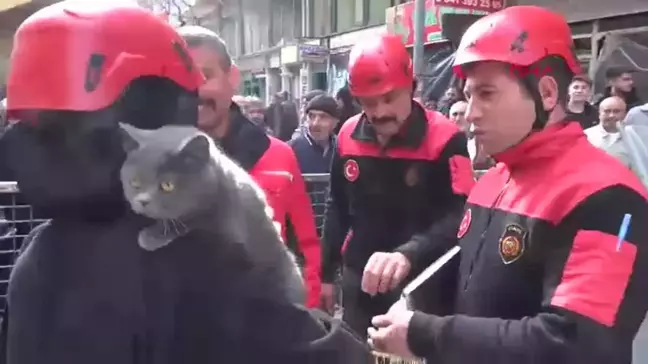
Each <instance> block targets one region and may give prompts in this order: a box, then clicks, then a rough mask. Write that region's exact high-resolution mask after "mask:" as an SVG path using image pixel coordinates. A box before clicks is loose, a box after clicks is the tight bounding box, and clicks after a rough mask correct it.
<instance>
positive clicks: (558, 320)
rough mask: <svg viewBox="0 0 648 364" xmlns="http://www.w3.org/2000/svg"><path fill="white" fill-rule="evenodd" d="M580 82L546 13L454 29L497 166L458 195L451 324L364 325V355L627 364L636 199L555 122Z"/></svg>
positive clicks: (640, 252) (633, 330) (635, 278)
mask: <svg viewBox="0 0 648 364" xmlns="http://www.w3.org/2000/svg"><path fill="white" fill-rule="evenodd" d="M536 70H548V71H549V72H536ZM512 71H514V72H512ZM580 71H581V70H580V65H579V62H578V59H577V58H576V55H575V54H574V47H573V40H572V34H571V31H570V27H569V25H568V24H567V21H566V20H565V18H564V17H563V16H562V15H561V14H558V13H554V12H551V11H550V10H548V9H545V8H542V7H536V6H513V7H509V8H506V9H504V10H501V11H499V12H496V13H493V14H491V15H487V16H485V17H483V18H480V19H479V20H477V21H476V22H475V23H473V24H472V25H471V26H470V27H469V28H468V29H467V30H466V32H465V33H464V35H463V38H462V39H461V42H460V44H459V46H458V47H457V52H456V57H455V60H454V72H455V73H456V75H457V76H459V77H461V78H464V79H465V80H466V82H465V86H464V90H463V91H464V93H465V95H466V101H467V102H468V108H467V113H466V119H467V120H468V121H469V122H471V123H473V124H474V125H475V134H476V137H477V138H478V140H479V141H480V142H481V143H482V145H483V146H484V150H485V151H486V152H487V153H488V154H490V155H492V156H493V158H495V160H497V162H498V164H497V165H496V166H495V167H494V168H491V169H489V170H488V172H486V174H485V175H484V176H482V177H481V178H480V179H479V181H478V182H477V184H476V185H475V187H474V188H473V190H472V192H471V193H470V196H469V197H468V202H467V204H466V208H465V213H464V218H463V221H462V224H461V227H460V229H459V231H458V233H457V235H458V236H459V238H460V242H459V245H460V247H461V262H460V264H459V271H458V276H457V286H458V291H457V295H456V303H455V307H454V310H453V312H452V314H450V315H431V314H426V313H422V312H416V311H410V310H398V309H394V310H392V311H391V312H389V313H387V314H386V315H381V316H379V317H375V318H374V320H373V324H374V325H375V326H376V327H377V328H378V329H377V330H373V331H372V332H371V335H370V336H371V339H372V342H373V344H374V346H375V347H376V348H377V349H378V350H382V351H386V352H389V353H392V354H396V355H400V356H406V357H410V356H413V355H416V356H418V357H422V358H425V359H426V361H427V362H428V363H444V364H465V363H475V364H486V363H488V364H490V363H493V364H539V363H543V364H545V363H552V364H612V363H614V364H630V363H631V362H632V344H633V340H634V338H635V336H636V334H637V331H638V329H639V327H640V325H641V323H642V321H643V320H644V318H645V315H646V310H647V309H648V295H646V283H647V278H648V246H647V244H648V227H647V225H646V223H645V222H646V219H648V204H647V203H646V197H647V196H648V191H646V188H645V187H644V186H643V185H642V184H641V181H640V180H639V179H638V178H637V177H636V176H634V175H633V173H632V172H631V171H630V170H629V169H627V168H626V167H625V166H623V165H622V164H621V163H619V162H617V161H615V160H614V158H612V157H610V156H608V155H606V153H605V152H604V151H602V150H599V149H597V148H596V147H594V146H593V145H591V144H590V142H589V141H588V140H587V137H586V136H585V134H584V133H583V129H582V128H581V126H580V125H579V124H578V123H576V122H574V120H573V119H571V118H570V117H569V116H568V114H567V103H568V98H569V94H568V89H569V84H570V82H571V80H572V78H573V77H574V74H578V73H579V72H580ZM610 101H612V103H608V106H609V107H611V108H614V109H616V108H617V107H618V106H623V107H624V106H625V105H623V104H621V105H618V104H617V105H614V104H616V101H615V100H608V102H610ZM619 101H620V102H622V101H621V100H619ZM623 107H621V109H622V111H623V110H624V109H623Z"/></svg>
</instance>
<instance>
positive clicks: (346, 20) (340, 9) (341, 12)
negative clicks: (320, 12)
mask: <svg viewBox="0 0 648 364" xmlns="http://www.w3.org/2000/svg"><path fill="white" fill-rule="evenodd" d="M335 1H336V5H337V6H336V9H335V16H336V19H335V32H337V33H339V32H344V31H347V30H350V29H352V28H353V26H354V17H353V10H354V6H355V3H354V2H355V1H357V0H335Z"/></svg>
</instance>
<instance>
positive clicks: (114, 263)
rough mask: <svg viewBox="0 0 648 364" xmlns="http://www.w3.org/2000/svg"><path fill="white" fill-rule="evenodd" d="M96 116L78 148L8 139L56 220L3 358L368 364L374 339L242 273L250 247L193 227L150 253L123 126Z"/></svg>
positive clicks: (21, 262)
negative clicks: (126, 174) (369, 341)
mask: <svg viewBox="0 0 648 364" xmlns="http://www.w3.org/2000/svg"><path fill="white" fill-rule="evenodd" d="M66 117H68V116H67V115H66ZM60 122H61V123H66V122H68V120H62V121H60ZM93 122H94V120H83V122H82V123H81V124H79V123H75V124H74V125H85V127H88V129H89V130H86V131H83V130H80V131H79V133H74V135H76V136H75V138H78V139H76V140H75V141H74V142H73V143H69V144H66V146H68V147H71V148H73V149H74V150H75V151H76V153H67V154H65V153H61V151H60V149H61V148H60V146H59V147H58V148H56V149H52V150H50V147H49V145H52V144H50V143H54V144H56V142H53V140H54V139H48V141H47V143H42V142H41V141H42V140H43V139H41V138H40V137H39V136H38V135H36V133H34V132H33V131H32V130H30V128H29V127H27V126H24V127H18V128H12V130H11V131H9V132H8V133H7V134H6V135H5V138H8V139H5V142H7V143H10V147H9V148H8V149H9V150H11V151H12V153H11V155H12V156H13V158H12V160H13V162H12V168H13V169H14V170H18V173H16V177H17V179H18V182H19V183H20V186H21V189H22V190H23V191H24V193H25V196H26V197H27V199H28V201H30V202H31V203H35V204H36V205H37V207H38V208H44V209H45V210H47V211H48V214H49V215H48V216H51V217H52V218H53V219H52V220H51V222H49V223H48V224H47V225H45V226H44V227H43V228H42V229H41V230H40V232H39V233H38V234H37V235H36V236H35V237H34V239H33V240H32V241H31V243H30V244H29V246H28V247H27V248H26V249H25V251H24V253H23V254H22V255H21V256H20V258H19V259H18V261H17V262H16V266H15V269H14V272H13V274H12V276H11V282H10V288H9V297H8V317H7V318H6V319H5V320H4V321H3V326H4V327H3V330H2V341H0V343H2V352H0V363H8V364H43V363H49V364H88V363H92V364H117V363H119V364H187V363H191V364H201V363H204V364H208V363H209V364H211V363H233V362H241V363H267V362H268V361H276V362H280V363H295V364H301V363H322V364H325V363H326V364H328V363H355V362H363V361H366V360H367V359H366V358H367V356H368V350H367V348H366V346H365V345H364V343H363V342H361V341H358V340H357V339H355V338H354V337H353V336H351V335H350V334H349V333H348V331H347V330H346V329H345V328H344V327H343V326H340V323H339V322H337V321H335V320H331V319H330V318H327V317H325V316H322V315H319V314H314V313H313V312H312V311H309V310H307V309H305V308H304V307H298V306H294V305H292V304H289V303H288V302H282V301H279V300H277V299H276V298H275V297H269V295H268V294H266V292H264V291H263V286H262V285H259V284H255V283H254V282H249V281H247V283H246V281H245V280H242V279H240V278H239V276H242V275H239V274H237V273H236V272H241V271H242V270H243V269H245V266H246V264H248V263H247V262H246V261H245V260H243V259H242V255H241V251H237V250H232V251H226V252H224V251H222V250H219V247H220V246H221V245H220V244H219V240H218V239H219V237H218V236H214V235H212V234H210V233H206V232H204V231H193V232H191V233H190V234H188V235H186V236H184V237H182V238H180V239H178V240H177V241H175V242H173V243H172V244H170V245H169V246H167V247H165V248H164V249H160V250H157V251H155V252H147V251H144V250H143V249H140V248H139V247H138V244H137V236H138V232H139V230H140V229H141V228H142V227H143V226H146V225H147V224H149V223H150V222H149V221H148V220H146V219H144V218H142V217H139V216H136V215H134V214H133V213H132V212H131V211H130V209H128V208H127V207H126V203H125V201H124V199H123V197H122V191H121V184H120V183H119V180H118V179H117V178H116V176H117V173H116V172H118V170H119V167H120V165H121V163H122V161H123V152H122V151H121V150H122V149H121V145H120V141H119V133H118V129H117V124H116V123H114V124H111V123H103V124H102V123H100V122H97V123H96V124H92V123H93ZM68 125H70V124H68ZM91 125H95V126H96V128H95V129H93V128H92V127H90V126H91ZM85 127H83V128H85ZM98 142H101V143H102V144H101V145H100V146H97V143H98ZM96 148H100V149H96ZM99 150H100V151H101V153H98V151H99ZM54 151H55V152H54ZM226 245H227V244H226ZM224 272H235V273H234V274H225V273H224ZM257 283H258V282H257Z"/></svg>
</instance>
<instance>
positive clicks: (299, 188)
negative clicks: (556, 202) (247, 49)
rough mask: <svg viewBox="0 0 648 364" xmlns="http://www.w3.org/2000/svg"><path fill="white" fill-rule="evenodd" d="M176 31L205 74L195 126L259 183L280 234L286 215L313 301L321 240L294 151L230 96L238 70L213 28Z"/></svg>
mask: <svg viewBox="0 0 648 364" xmlns="http://www.w3.org/2000/svg"><path fill="white" fill-rule="evenodd" d="M180 34H181V35H182V36H183V37H184V39H185V40H186V42H187V44H188V46H189V53H190V55H191V57H192V58H193V59H194V61H195V62H196V64H197V65H198V67H200V69H202V71H203V73H204V75H205V78H206V82H205V84H204V85H202V86H201V87H200V89H199V95H200V99H201V106H200V108H199V111H198V126H199V127H200V128H201V129H202V130H203V131H205V132H206V133H207V134H209V135H210V136H211V137H212V138H214V139H215V140H216V141H217V142H218V143H219V144H220V146H221V147H222V148H223V150H224V151H225V153H227V155H228V156H229V157H230V158H232V159H234V160H235V161H236V162H238V163H239V165H240V166H241V167H243V168H244V169H245V170H247V171H248V172H249V173H250V174H251V175H252V177H253V178H254V180H255V181H256V182H257V183H258V184H259V186H261V188H263V190H264V191H265V192H266V195H267V197H268V202H269V204H270V206H271V207H272V208H273V210H274V213H275V219H276V220H277V222H279V223H280V224H281V228H282V236H283V237H284V240H286V239H285V238H286V231H287V230H286V226H287V224H286V222H287V221H288V219H289V220H290V223H291V226H292V231H294V235H295V236H296V239H297V245H298V248H299V250H300V253H301V255H302V256H303V257H304V262H305V266H304V278H305V280H306V286H307V291H308V297H307V302H306V304H307V306H309V307H317V306H318V305H319V302H320V289H321V286H320V265H321V255H320V240H319V237H318V236H317V231H316V229H315V218H314V217H313V208H312V206H311V202H310V198H309V197H308V194H307V193H306V187H305V184H304V180H303V178H302V176H301V172H300V169H299V164H298V163H297V158H296V157H295V153H294V152H293V150H292V148H291V147H290V146H289V145H288V144H286V143H284V142H282V141H280V140H279V139H276V138H274V137H271V136H268V135H267V133H266V132H265V131H264V130H263V129H262V128H261V127H260V126H258V125H255V124H254V123H252V122H251V121H250V120H249V119H248V118H246V117H245V116H244V115H243V113H242V112H241V109H240V108H239V107H238V105H236V104H235V103H233V102H232V96H233V95H234V93H235V91H236V88H237V87H238V83H239V72H238V70H237V68H236V66H235V65H234V64H233V63H232V59H231V57H230V54H229V52H228V50H227V45H226V44H225V42H224V41H223V40H222V39H221V38H220V37H219V36H218V35H217V34H216V33H214V32H212V31H211V30H209V29H206V28H202V27H198V26H187V27H183V28H181V29H180Z"/></svg>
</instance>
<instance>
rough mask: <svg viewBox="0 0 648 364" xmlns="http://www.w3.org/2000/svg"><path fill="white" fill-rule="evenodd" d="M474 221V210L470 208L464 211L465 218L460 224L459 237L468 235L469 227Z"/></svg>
mask: <svg viewBox="0 0 648 364" xmlns="http://www.w3.org/2000/svg"><path fill="white" fill-rule="evenodd" d="M471 222H472V212H471V211H470V209H468V210H466V212H465V213H464V216H463V219H461V223H460V224H459V231H458V232H457V238H459V239H461V238H463V237H464V235H466V233H467V232H468V229H469V228H470V223H471Z"/></svg>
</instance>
